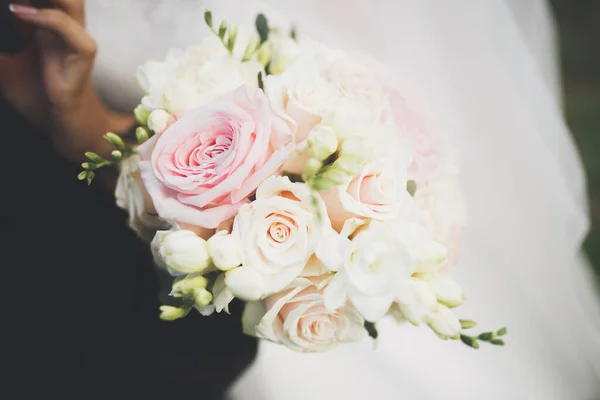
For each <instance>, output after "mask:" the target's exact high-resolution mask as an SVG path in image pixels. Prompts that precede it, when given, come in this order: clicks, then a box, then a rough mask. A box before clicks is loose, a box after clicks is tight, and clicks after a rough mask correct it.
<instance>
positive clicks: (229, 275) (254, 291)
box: [225, 267, 264, 301]
mask: <svg viewBox="0 0 600 400" xmlns="http://www.w3.org/2000/svg"><path fill="white" fill-rule="evenodd" d="M225 285H226V286H227V287H228V288H229V290H231V293H232V294H233V295H234V296H235V297H237V298H239V299H242V300H244V301H255V300H260V299H261V298H262V297H263V296H264V280H263V278H262V276H261V275H260V274H259V273H258V272H256V270H255V269H254V268H250V267H239V268H234V269H231V270H229V271H227V272H226V273H225Z"/></svg>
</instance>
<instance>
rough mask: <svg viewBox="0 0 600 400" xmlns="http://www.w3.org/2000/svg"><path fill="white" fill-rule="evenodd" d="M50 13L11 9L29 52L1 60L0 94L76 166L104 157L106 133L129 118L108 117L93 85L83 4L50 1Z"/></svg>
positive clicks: (72, 0)
mask: <svg viewBox="0 0 600 400" xmlns="http://www.w3.org/2000/svg"><path fill="white" fill-rule="evenodd" d="M47 3H48V4H49V7H48V8H33V7H27V6H21V5H10V9H11V11H12V12H13V13H14V15H15V16H16V17H17V19H19V20H20V21H21V22H22V23H23V24H24V25H25V26H24V28H25V29H26V30H27V32H26V33H28V35H27V36H26V37H27V48H26V49H25V51H24V52H23V53H21V54H18V55H16V56H7V55H0V94H1V95H2V96H3V97H5V98H6V100H7V101H8V102H9V104H10V105H11V106H12V107H13V108H15V110H17V112H19V113H20V114H21V115H23V116H24V117H25V118H27V119H28V120H29V121H30V122H31V123H32V124H33V125H34V126H36V127H37V128H39V129H40V131H43V132H45V133H49V134H50V135H51V138H52V141H53V143H54V144H55V146H56V148H57V150H58V151H59V152H60V153H61V154H62V155H63V156H65V157H67V158H68V159H70V160H72V161H77V160H79V159H80V158H81V157H82V154H83V152H84V151H87V150H92V151H96V152H98V153H105V152H106V151H109V150H110V147H109V146H107V145H105V144H104V142H103V141H102V139H101V138H102V135H103V134H104V133H105V132H106V131H108V130H125V129H126V128H127V127H128V125H129V124H130V123H131V118H130V117H126V116H121V115H119V114H116V113H113V112H111V111H109V110H108V109H107V108H106V107H105V106H104V105H103V103H102V101H101V100H100V99H99V97H98V94H97V92H96V90H95V88H94V86H93V83H92V67H93V64H94V58H95V55H96V42H95V41H94V39H93V38H92V37H91V36H90V35H89V34H88V33H87V31H86V30H85V27H84V26H85V24H84V5H83V0H51V1H48V2H47Z"/></svg>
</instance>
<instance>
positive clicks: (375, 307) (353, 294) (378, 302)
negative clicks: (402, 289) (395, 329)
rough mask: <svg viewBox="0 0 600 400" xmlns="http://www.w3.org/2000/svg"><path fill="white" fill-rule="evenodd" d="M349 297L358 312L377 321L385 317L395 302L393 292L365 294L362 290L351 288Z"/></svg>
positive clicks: (367, 318)
mask: <svg viewBox="0 0 600 400" xmlns="http://www.w3.org/2000/svg"><path fill="white" fill-rule="evenodd" d="M348 298H349V299H350V301H351V302H352V304H353V305H354V307H355V308H356V309H357V310H358V312H359V313H360V314H361V315H362V316H363V317H364V318H365V319H366V320H367V321H370V322H376V321H379V320H380V319H381V318H383V317H384V316H385V315H386V314H387V312H388V310H389V309H390V306H391V305H392V303H393V302H394V294H393V293H392V294H384V295H379V296H365V295H363V294H362V293H360V292H357V291H354V290H349V291H348Z"/></svg>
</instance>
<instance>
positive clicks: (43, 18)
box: [10, 4, 96, 56]
mask: <svg viewBox="0 0 600 400" xmlns="http://www.w3.org/2000/svg"><path fill="white" fill-rule="evenodd" d="M10 10H11V11H12V12H13V13H14V14H15V15H16V16H17V18H19V19H20V20H21V21H23V22H27V23H29V24H31V25H33V26H36V27H38V28H44V29H47V30H49V31H50V32H52V33H55V34H56V35H58V36H59V37H60V38H61V39H62V40H63V41H64V42H65V43H66V44H67V46H69V47H70V48H71V49H72V50H73V51H74V52H76V53H80V54H82V55H88V56H94V55H95V54H96V42H95V41H94V39H93V38H92V37H91V36H90V35H89V34H88V33H87V32H86V30H85V28H84V27H83V26H82V25H81V24H79V23H78V22H77V21H75V19H73V18H72V17H70V16H69V15H68V14H67V13H65V12H64V11H62V10H54V9H38V8H33V7H27V6H20V5H15V4H11V5H10Z"/></svg>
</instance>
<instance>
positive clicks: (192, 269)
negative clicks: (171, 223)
mask: <svg viewBox="0 0 600 400" xmlns="http://www.w3.org/2000/svg"><path fill="white" fill-rule="evenodd" d="M152 248H153V249H154V253H155V257H158V259H159V260H160V261H161V262H162V264H163V265H165V266H166V267H167V268H168V269H169V270H170V272H171V273H172V274H174V275H186V274H193V273H201V272H203V271H205V270H206V269H207V268H208V267H209V266H210V257H209V255H208V247H207V244H206V241H205V240H204V239H202V238H201V237H198V236H197V235H196V234H195V233H194V232H191V231H185V230H179V231H169V232H166V233H165V232H163V231H161V232H158V233H157V235H156V237H155V239H154V240H153V243H152Z"/></svg>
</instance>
